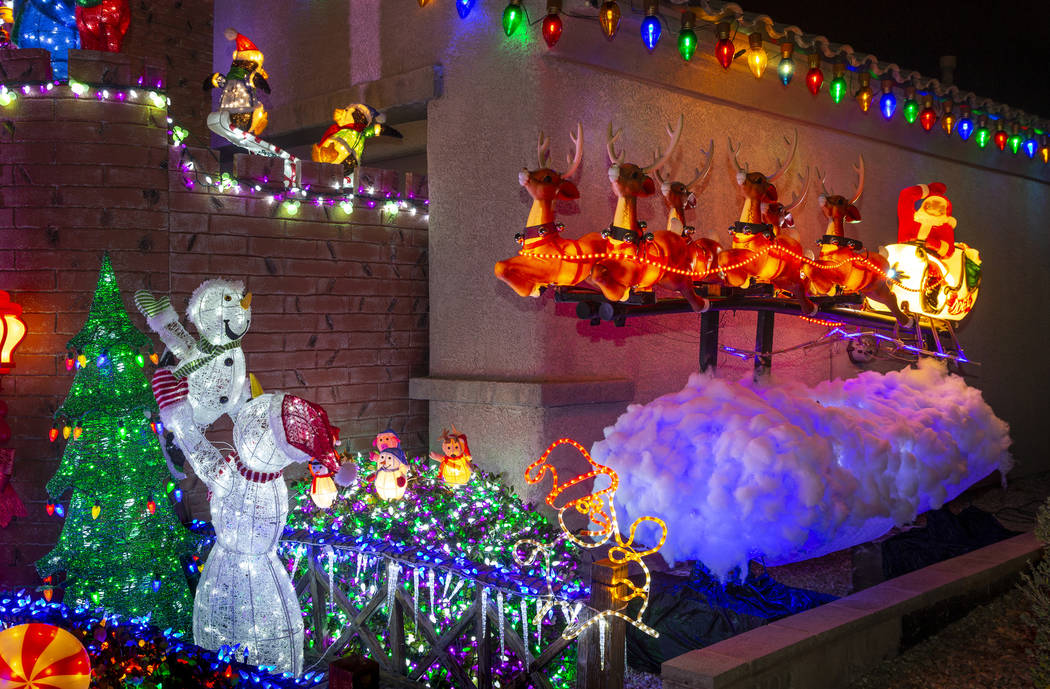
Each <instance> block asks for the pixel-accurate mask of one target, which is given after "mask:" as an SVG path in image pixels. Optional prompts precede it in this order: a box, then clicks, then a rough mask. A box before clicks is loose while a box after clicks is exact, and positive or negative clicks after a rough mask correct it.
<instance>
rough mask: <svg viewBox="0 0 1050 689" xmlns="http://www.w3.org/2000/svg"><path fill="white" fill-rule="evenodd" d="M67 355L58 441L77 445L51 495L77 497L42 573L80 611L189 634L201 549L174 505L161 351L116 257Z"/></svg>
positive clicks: (70, 447)
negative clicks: (163, 444)
mask: <svg viewBox="0 0 1050 689" xmlns="http://www.w3.org/2000/svg"><path fill="white" fill-rule="evenodd" d="M67 347H68V348H69V350H70V354H69V356H70V359H71V360H74V361H76V363H77V373H76V378H75V379H74V380H73V387H72V389H71V390H70V392H69V396H68V397H67V398H66V401H65V403H64V404H63V405H62V406H61V408H59V410H58V411H57V412H56V413H55V419H56V424H55V429H53V430H52V439H54V437H55V434H56V433H57V428H59V427H63V426H64V427H65V430H64V432H63V435H66V434H68V438H69V441H68V444H67V445H66V450H65V453H64V454H63V455H62V463H61V465H60V466H59V469H58V473H56V474H55V476H54V477H53V478H52V479H51V480H50V481H48V484H47V492H48V494H49V495H50V496H51V497H52V499H56V500H57V498H59V497H60V496H61V495H62V494H64V493H65V492H66V491H67V490H68V489H70V488H72V489H73V495H72V497H71V498H70V502H69V506H68V508H67V509H66V510H65V512H66V521H65V524H64V526H63V528H62V534H61V535H60V536H59V539H58V544H57V545H56V546H55V549H54V550H52V551H51V552H50V553H48V554H47V555H46V556H45V557H43V558H42V559H41V560H39V561H38V562H37V563H36V566H37V571H38V572H39V573H40V575H41V576H42V577H48V576H50V575H52V574H54V573H55V572H59V571H63V570H64V571H65V572H66V587H65V591H66V592H65V598H64V602H65V603H66V604H68V605H70V606H74V605H78V604H86V605H90V606H92V607H95V606H97V607H101V608H103V609H105V610H107V611H109V612H114V613H119V614H121V615H125V616H142V615H146V614H147V613H149V614H151V616H152V618H151V619H152V621H153V623H154V624H157V625H158V626H161V627H172V628H174V629H176V630H182V631H189V629H190V628H191V623H190V618H191V616H192V610H193V598H192V596H191V595H190V590H189V586H188V584H187V582H186V576H185V575H184V573H183V568H182V563H181V562H180V559H179V558H180V556H182V555H188V554H190V553H192V552H193V550H194V540H193V537H192V536H191V535H190V533H189V532H188V531H186V530H185V529H184V528H183V526H182V524H180V523H179V521H178V519H177V518H176V517H175V513H174V511H173V510H172V506H171V502H170V501H169V500H168V497H167V495H166V490H165V486H166V484H167V483H168V481H169V480H170V475H169V472H168V469H167V466H166V464H165V461H164V455H163V454H162V452H161V449H160V444H159V442H158V440H157V434H156V432H154V430H153V428H152V427H151V423H152V421H153V417H154V416H155V415H156V413H157V404H156V402H155V400H154V399H153V393H152V390H151V388H150V385H149V382H148V381H147V379H146V374H145V371H144V370H143V367H144V366H145V363H146V359H145V356H144V352H148V351H151V350H152V348H153V346H152V343H151V342H150V339H149V338H148V337H147V336H146V335H144V334H143V333H141V332H139V331H138V330H137V329H136V328H135V326H134V325H132V323H131V320H130V319H129V318H128V314H127V311H125V310H124V304H123V303H122V301H121V299H120V290H119V289H118V287H117V278H116V275H115V274H114V273H113V266H112V265H110V261H109V257H108V256H104V257H103V259H102V269H101V271H100V273H99V278H98V286H97V287H96V288H95V299H94V301H93V302H92V304H91V311H90V313H89V314H88V319H87V322H86V323H85V324H84V327H83V328H82V329H81V330H80V332H79V333H77V334H76V336H74V337H73V339H72V340H70V341H69V344H68V345H67Z"/></svg>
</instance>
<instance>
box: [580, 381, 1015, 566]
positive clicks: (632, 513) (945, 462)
mask: <svg viewBox="0 0 1050 689" xmlns="http://www.w3.org/2000/svg"><path fill="white" fill-rule="evenodd" d="M1009 446H1010V437H1009V427H1008V426H1007V424H1006V423H1005V422H1004V421H1002V420H1001V419H999V418H998V417H997V416H995V414H994V413H993V412H992V409H991V407H989V406H988V405H987V404H986V403H985V402H984V400H983V399H982V398H981V393H980V392H979V391H978V390H976V389H974V388H971V387H969V386H967V385H966V383H965V382H964V381H963V379H962V378H960V377H958V376H951V375H948V373H947V371H946V369H945V367H944V366H943V365H941V364H938V363H935V362H932V361H924V362H920V363H919V364H918V367H917V368H907V369H905V370H903V371H896V372H891V373H887V374H880V373H875V372H866V373H862V374H861V375H859V376H857V377H856V378H853V379H850V380H845V381H843V380H834V381H828V382H824V383H821V384H820V385H818V386H816V387H814V388H810V387H807V386H805V385H802V384H799V383H793V382H782V383H768V384H754V383H752V382H751V381H750V380H747V381H741V382H733V381H726V380H721V379H716V378H711V377H709V376H706V375H701V374H695V375H693V376H691V377H690V378H689V383H688V384H687V385H686V387H685V389H683V390H681V391H680V392H677V393H673V394H669V395H664V396H663V397H660V398H658V399H656V400H654V401H652V402H650V403H649V404H645V405H631V406H630V407H628V408H627V411H626V412H625V413H624V414H623V415H621V416H620V418H619V419H617V421H616V423H615V424H614V425H613V426H611V427H609V428H606V429H605V440H601V441H599V442H597V443H595V445H594V447H593V448H592V451H591V454H592V455H593V457H594V460H595V461H597V462H599V463H600V464H605V465H608V466H610V467H612V468H613V469H615V470H616V471H617V473H618V474H619V475H620V489H619V491H618V492H617V494H616V510H617V512H618V513H619V515H620V523H621V525H624V527H625V528H626V525H627V524H630V523H631V522H632V521H633V520H634V519H636V518H638V517H640V516H642V515H647V514H648V515H653V516H657V517H660V518H661V519H663V520H664V521H665V522H666V523H667V531H668V534H667V543H666V544H665V545H664V547H663V550H662V554H663V556H664V558H665V559H667V560H668V561H669V562H681V561H685V560H700V561H701V562H703V563H704V564H705V565H706V566H707V567H708V568H709V569H711V570H712V571H713V572H715V573H716V574H717V575H719V576H723V577H724V576H726V575H728V574H729V573H730V571H731V570H732V569H733V568H735V567H738V566H740V567H743V566H745V565H746V563H747V561H748V560H749V559H758V558H764V560H765V562H766V563H767V564H770V565H775V564H784V563H787V562H795V561H798V560H803V559H808V558H811V557H818V556H820V555H825V554H827V553H831V552H834V551H836V550H841V549H842V548H846V547H849V546H852V545H857V544H859V543H864V542H866V541H869V540H871V539H873V538H877V537H879V536H881V535H883V534H884V533H886V532H887V531H889V530H890V529H891V528H892V527H893V526H894V525H900V524H904V523H907V522H910V521H912V520H913V519H914V518H915V517H916V516H917V515H918V514H920V513H922V512H925V511H926V510H929V509H935V508H938V507H940V506H941V505H943V504H944V503H945V502H947V501H949V500H951V499H952V498H954V497H956V496H957V495H959V494H960V493H961V492H963V491H964V490H965V489H966V488H968V487H969V486H971V485H973V484H974V483H976V482H977V481H979V480H980V479H982V478H984V477H985V476H987V475H988V474H990V473H992V472H993V471H995V470H996V469H998V470H999V471H1001V472H1002V473H1003V474H1004V475H1005V474H1006V472H1007V471H1009V469H1010V467H1011V466H1012V464H1013V460H1012V459H1011V457H1010V454H1009V453H1008V452H1007V448H1008V447H1009ZM645 535H646V534H645V532H644V530H642V531H641V532H640V533H639V540H640V541H642V542H645V538H644V536H645ZM745 571H746V570H745Z"/></svg>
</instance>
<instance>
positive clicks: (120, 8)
mask: <svg viewBox="0 0 1050 689" xmlns="http://www.w3.org/2000/svg"><path fill="white" fill-rule="evenodd" d="M76 19H77V30H79V31H80V47H81V48H83V49H84V50H104V51H106V52H110V53H119V52H120V46H121V43H123V42H124V34H125V33H127V31H128V25H129V24H130V23H131V7H130V5H129V3H128V0H102V1H101V2H99V3H98V4H97V5H95V6H94V7H82V6H81V5H80V3H77V8H76Z"/></svg>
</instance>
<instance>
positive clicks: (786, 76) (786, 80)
mask: <svg viewBox="0 0 1050 689" xmlns="http://www.w3.org/2000/svg"><path fill="white" fill-rule="evenodd" d="M777 74H778V75H779V76H780V83H782V84H784V86H787V85H788V84H790V83H791V77H793V76H795V63H794V61H793V60H792V59H791V58H790V57H785V58H781V59H780V64H779V65H777Z"/></svg>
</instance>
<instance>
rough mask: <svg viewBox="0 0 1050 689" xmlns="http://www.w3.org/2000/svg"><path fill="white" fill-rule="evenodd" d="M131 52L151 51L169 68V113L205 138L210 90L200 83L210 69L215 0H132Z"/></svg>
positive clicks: (146, 54)
mask: <svg viewBox="0 0 1050 689" xmlns="http://www.w3.org/2000/svg"><path fill="white" fill-rule="evenodd" d="M130 2H131V25H130V26H129V27H128V32H127V34H125V36H124V46H123V48H124V52H125V53H127V54H128V55H131V56H134V57H139V58H145V57H152V58H156V59H159V60H161V61H162V64H163V65H164V66H165V67H166V68H167V71H168V75H169V77H170V78H169V80H168V83H167V89H168V95H170V96H171V117H172V119H174V120H175V121H176V122H177V123H179V124H180V125H182V126H183V127H185V128H186V129H189V130H190V132H191V134H192V135H193V137H194V138H193V140H194V141H196V142H198V143H201V144H207V142H208V127H207V126H206V124H205V122H206V120H207V116H208V111H209V110H211V92H210V91H205V90H204V89H203V88H202V87H201V84H202V83H203V82H204V79H205V78H207V77H208V76H209V75H210V74H211V73H212V8H213V5H214V2H213V0H130Z"/></svg>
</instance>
